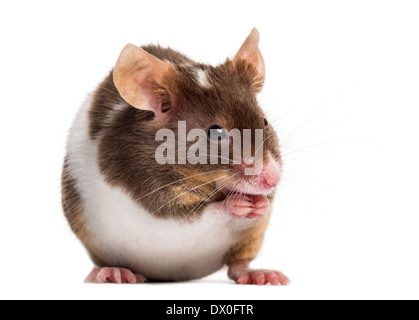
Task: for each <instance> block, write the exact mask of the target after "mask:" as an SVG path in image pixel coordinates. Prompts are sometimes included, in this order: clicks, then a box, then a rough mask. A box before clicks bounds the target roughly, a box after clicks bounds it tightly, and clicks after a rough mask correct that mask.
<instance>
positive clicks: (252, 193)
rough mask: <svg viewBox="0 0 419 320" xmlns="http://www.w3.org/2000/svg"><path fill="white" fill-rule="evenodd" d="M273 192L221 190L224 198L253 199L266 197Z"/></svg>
mask: <svg viewBox="0 0 419 320" xmlns="http://www.w3.org/2000/svg"><path fill="white" fill-rule="evenodd" d="M272 191H273V189H265V190H257V189H256V188H238V187H237V188H231V189H230V188H228V187H225V188H224V189H223V190H221V192H222V193H224V195H225V196H228V197H231V196H235V195H240V196H245V197H249V198H252V197H255V196H261V195H262V196H267V195H268V194H270V193H271V192H272Z"/></svg>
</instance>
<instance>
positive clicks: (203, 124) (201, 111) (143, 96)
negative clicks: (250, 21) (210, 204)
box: [114, 29, 281, 195]
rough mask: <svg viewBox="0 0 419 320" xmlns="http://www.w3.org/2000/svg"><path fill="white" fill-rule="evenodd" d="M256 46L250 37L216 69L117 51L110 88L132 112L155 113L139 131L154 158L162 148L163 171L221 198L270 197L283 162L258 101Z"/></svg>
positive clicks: (260, 64)
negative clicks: (224, 194)
mask: <svg viewBox="0 0 419 320" xmlns="http://www.w3.org/2000/svg"><path fill="white" fill-rule="evenodd" d="M258 45H259V32H258V31H257V30H256V29H253V30H252V32H251V33H250V35H249V36H248V38H247V39H246V40H245V42H244V43H243V45H242V46H241V48H240V50H239V51H238V53H237V54H236V55H235V57H234V58H233V59H227V61H226V62H225V63H223V64H221V65H219V66H216V67H213V66H209V65H205V64H200V63H195V62H192V61H190V60H189V59H188V60H185V61H184V62H181V63H178V62H174V61H169V60H161V59H159V58H157V57H156V56H154V55H152V54H150V53H148V52H147V51H146V50H144V49H142V48H139V47H136V46H134V45H127V46H126V47H125V48H124V49H123V51H122V53H121V55H120V57H119V60H118V62H117V64H116V67H115V70H114V82H115V85H116V87H117V89H118V91H119V93H120V95H121V96H122V97H123V98H124V100H125V101H126V102H128V103H129V104H130V105H131V106H133V107H134V108H137V109H140V110H148V111H151V112H153V113H154V117H153V118H152V119H151V120H150V121H148V122H147V123H144V124H142V125H144V126H148V129H149V130H151V131H153V132H155V133H156V140H158V141H160V142H159V143H157V142H156V157H157V155H158V153H159V150H162V149H161V147H162V146H163V152H162V154H165V156H166V160H167V161H166V162H164V161H163V162H161V165H163V166H167V167H169V168H170V170H177V171H179V172H181V173H182V174H183V175H184V176H192V175H199V174H200V173H208V175H206V176H205V177H206V178H205V179H207V181H208V182H210V181H213V184H214V187H216V188H218V190H222V191H228V192H237V193H243V194H249V195H254V194H269V193H270V192H271V191H273V189H274V188H275V187H276V185H277V184H278V182H279V178H280V163H281V158H280V151H279V146H278V138H277V136H276V133H275V132H274V129H273V127H272V126H271V125H270V124H269V122H268V120H267V119H266V117H265V115H264V113H263V111H262V109H261V108H260V106H259V104H258V102H257V98H256V96H257V94H258V93H259V92H260V91H261V90H262V87H263V83H264V79H265V64H264V60H263V57H262V54H261V52H260V50H259V46H258ZM162 129H163V130H164V131H161V130H162ZM245 131H247V132H248V133H249V132H250V136H249V135H245V134H244V132H245ZM159 132H160V133H161V132H164V134H163V136H161V137H159ZM170 132H172V133H170ZM237 133H238V135H239V137H237ZM256 133H258V134H259V139H256V136H257V134H256ZM182 139H183V140H182ZM163 141H165V142H164V143H162V142H163ZM159 144H160V146H159ZM159 148H160V149H159ZM214 150H215V152H214ZM245 150H247V152H245ZM237 152H239V153H237ZM237 155H238V156H237ZM258 155H259V156H258ZM156 160H157V162H159V161H158V159H157V158H156ZM217 160H218V161H217ZM159 163H160V162H159ZM202 180H203V179H202V176H201V179H199V182H197V183H202ZM204 181H205V180H204Z"/></svg>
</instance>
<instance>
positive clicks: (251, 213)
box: [225, 194, 270, 219]
mask: <svg viewBox="0 0 419 320" xmlns="http://www.w3.org/2000/svg"><path fill="white" fill-rule="evenodd" d="M225 201H226V203H227V208H228V211H229V213H230V214H231V215H232V216H233V217H235V218H256V219H257V218H262V217H263V216H264V215H265V214H266V213H267V212H268V210H269V205H270V203H269V200H268V198H267V197H266V196H264V195H254V196H250V195H236V194H234V195H232V196H230V197H228V198H227V199H226V200H225Z"/></svg>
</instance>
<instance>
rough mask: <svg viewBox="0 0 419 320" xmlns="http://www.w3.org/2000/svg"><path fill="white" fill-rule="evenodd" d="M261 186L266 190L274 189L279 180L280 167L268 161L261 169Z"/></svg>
mask: <svg viewBox="0 0 419 320" xmlns="http://www.w3.org/2000/svg"><path fill="white" fill-rule="evenodd" d="M262 174H263V179H262V180H263V185H264V186H265V187H266V188H269V189H272V188H275V187H276V186H277V185H278V183H279V180H280V178H281V175H280V167H279V165H278V164H277V163H276V162H274V161H269V162H268V163H267V164H266V165H265V167H264V168H263V173H262Z"/></svg>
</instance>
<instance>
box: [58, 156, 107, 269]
mask: <svg viewBox="0 0 419 320" xmlns="http://www.w3.org/2000/svg"><path fill="white" fill-rule="evenodd" d="M61 182H62V189H61V194H62V206H63V210H64V214H65V217H66V218H67V221H68V222H69V225H70V228H71V230H72V231H73V232H74V234H75V235H76V236H77V237H78V238H79V239H80V241H81V242H82V243H83V244H84V246H85V247H86V249H87V251H88V253H89V255H90V257H91V259H92V260H93V262H94V263H95V264H96V265H98V266H100V265H106V264H105V263H104V261H103V260H102V259H100V258H99V254H100V252H99V250H98V249H97V248H96V247H95V246H93V245H92V243H91V239H92V235H91V234H90V232H89V230H88V228H87V223H86V219H85V217H84V212H83V204H82V200H81V197H80V194H79V192H78V191H77V188H76V181H75V180H74V179H73V178H72V177H71V175H70V172H69V171H68V164H67V159H66V160H65V161H64V167H63V174H62V179H61Z"/></svg>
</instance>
